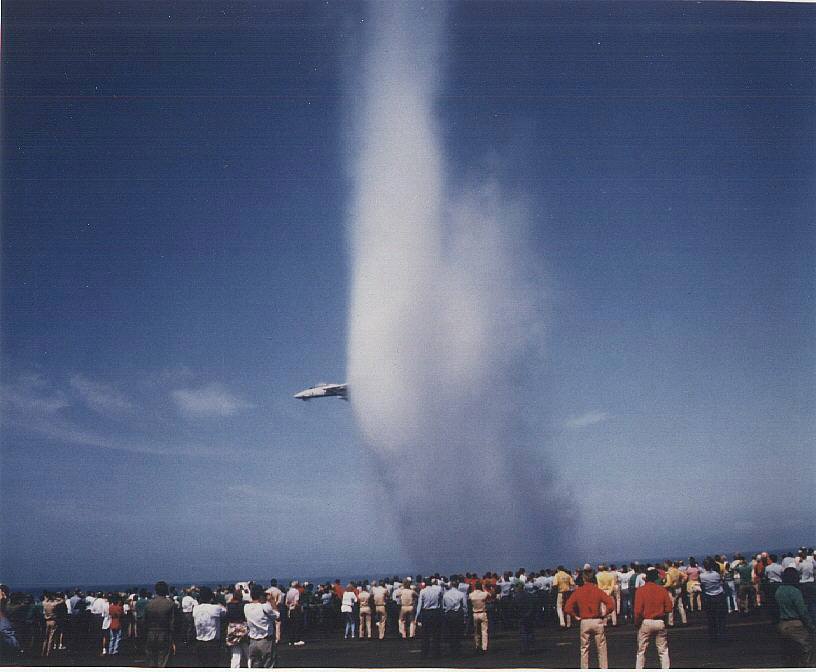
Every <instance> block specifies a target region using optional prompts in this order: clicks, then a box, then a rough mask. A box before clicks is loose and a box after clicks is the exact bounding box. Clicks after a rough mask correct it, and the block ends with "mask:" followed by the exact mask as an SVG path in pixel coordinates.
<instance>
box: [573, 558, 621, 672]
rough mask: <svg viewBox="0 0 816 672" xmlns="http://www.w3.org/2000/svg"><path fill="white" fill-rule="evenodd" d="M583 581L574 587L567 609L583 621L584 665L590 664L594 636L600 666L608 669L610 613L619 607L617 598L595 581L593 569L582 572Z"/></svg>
mask: <svg viewBox="0 0 816 672" xmlns="http://www.w3.org/2000/svg"><path fill="white" fill-rule="evenodd" d="M581 578H582V580H583V582H582V585H581V586H579V587H578V588H576V589H575V591H573V593H572V595H570V597H569V599H568V600H567V602H566V604H565V605H564V613H566V614H569V615H570V616H574V617H575V618H576V619H577V620H578V621H580V651H581V669H584V670H586V669H588V668H589V647H590V639H592V638H594V639H595V648H596V649H597V650H598V667H600V668H601V669H602V670H605V669H607V668H608V667H609V662H608V659H607V653H606V618H605V617H604V615H603V614H604V612H603V607H604V606H605V607H606V613H611V612H613V611H614V610H615V602H614V600H613V599H612V598H611V597H609V595H607V594H606V593H605V592H604V591H602V590H601V589H599V588H598V586H597V585H596V584H595V577H594V576H593V575H592V570H591V569H585V570H584V571H583V573H582V577H581Z"/></svg>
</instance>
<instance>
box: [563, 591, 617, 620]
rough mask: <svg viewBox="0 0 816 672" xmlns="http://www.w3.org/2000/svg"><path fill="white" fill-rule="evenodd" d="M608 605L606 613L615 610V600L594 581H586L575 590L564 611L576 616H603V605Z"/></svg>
mask: <svg viewBox="0 0 816 672" xmlns="http://www.w3.org/2000/svg"><path fill="white" fill-rule="evenodd" d="M602 604H605V605H606V613H607V614H609V613H612V612H613V611H614V610H615V600H613V599H612V598H611V597H609V595H607V594H606V593H605V592H603V591H602V590H601V589H600V588H598V586H596V585H595V584H594V583H585V584H584V585H583V586H581V587H580V588H578V589H577V590H575V591H573V593H572V595H570V597H569V599H568V600H567V603H566V604H565V605H564V613H565V614H569V615H570V616H575V617H576V618H601V605H602Z"/></svg>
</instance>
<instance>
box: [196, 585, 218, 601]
mask: <svg viewBox="0 0 816 672" xmlns="http://www.w3.org/2000/svg"><path fill="white" fill-rule="evenodd" d="M214 599H215V595H214V594H213V591H212V588H209V587H207V586H201V588H199V589H198V601H199V602H201V603H202V604H210V603H211V602H212V601H213V600H214Z"/></svg>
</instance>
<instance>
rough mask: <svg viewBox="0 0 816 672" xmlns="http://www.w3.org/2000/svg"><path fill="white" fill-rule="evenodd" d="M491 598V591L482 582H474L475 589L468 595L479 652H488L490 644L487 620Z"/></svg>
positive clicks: (474, 637)
mask: <svg viewBox="0 0 816 672" xmlns="http://www.w3.org/2000/svg"><path fill="white" fill-rule="evenodd" d="M489 598H490V593H488V592H487V591H486V590H483V589H482V582H481V581H478V580H477V581H476V582H475V583H474V584H473V590H472V591H471V592H470V595H468V600H470V606H471V613H472V614H473V641H474V643H475V644H476V651H477V652H479V653H487V644H488V639H487V637H488V632H489V629H488V626H489V624H488V620H487V601H488V599H489Z"/></svg>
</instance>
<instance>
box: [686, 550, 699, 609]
mask: <svg viewBox="0 0 816 672" xmlns="http://www.w3.org/2000/svg"><path fill="white" fill-rule="evenodd" d="M701 571H702V570H701V569H700V567H699V565H698V564H697V561H696V560H695V559H694V558H689V564H688V567H686V593H688V600H689V611H701V610H702V608H703V599H702V596H703V589H702V587H701V586H700V572H701Z"/></svg>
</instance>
